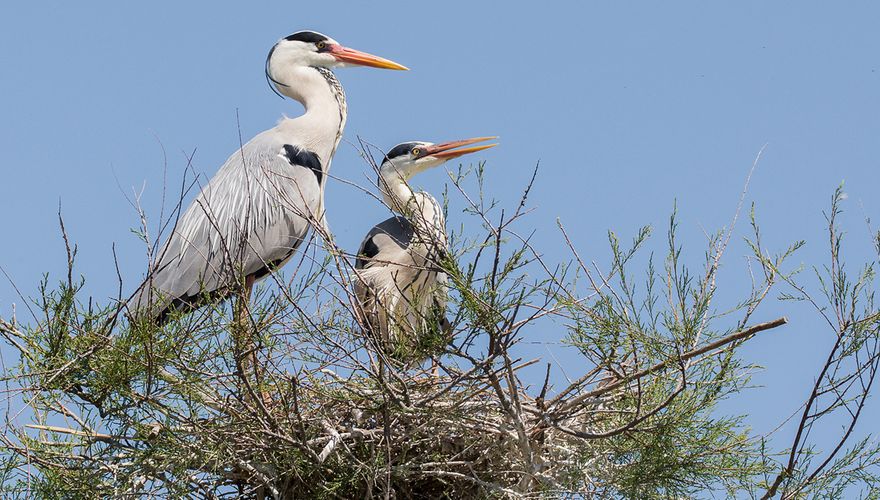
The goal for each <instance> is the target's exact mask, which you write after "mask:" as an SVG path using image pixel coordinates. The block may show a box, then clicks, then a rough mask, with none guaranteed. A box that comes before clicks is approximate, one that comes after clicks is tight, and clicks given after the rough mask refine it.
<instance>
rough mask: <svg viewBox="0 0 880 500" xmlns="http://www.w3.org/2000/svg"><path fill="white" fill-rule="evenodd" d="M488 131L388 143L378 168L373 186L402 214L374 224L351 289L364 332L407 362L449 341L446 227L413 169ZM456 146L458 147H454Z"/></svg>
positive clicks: (440, 160)
mask: <svg viewBox="0 0 880 500" xmlns="http://www.w3.org/2000/svg"><path fill="white" fill-rule="evenodd" d="M489 139H494V137H477V138H474V139H466V140H463V141H453V142H445V143H442V144H433V143H430V142H421V141H417V142H405V143H402V144H398V145H397V146H395V147H394V148H392V149H391V150H390V151H389V152H388V153H387V154H386V155H385V159H384V161H383V162H382V164H381V166H380V167H379V190H380V191H381V193H382V199H383V200H384V202H385V204H386V205H387V206H388V207H389V208H391V210H393V211H395V212H397V213H399V214H401V215H399V216H394V217H391V218H389V219H386V220H385V221H383V222H380V223H379V224H377V225H375V226H374V227H373V229H371V230H370V232H369V233H367V236H366V237H365V238H364V240H363V242H362V243H361V246H360V249H359V250H358V253H357V260H356V261H355V266H354V267H355V278H354V291H355V296H356V298H357V301H358V305H357V310H356V313H357V314H358V315H359V316H361V321H362V323H363V324H364V326H365V329H366V333H367V334H368V335H370V336H371V337H372V338H373V339H374V341H375V342H376V343H377V344H378V347H379V348H380V349H381V350H382V351H383V352H384V353H385V354H387V355H389V356H390V357H391V358H393V359H397V360H399V361H402V362H403V363H404V364H407V365H412V364H413V363H420V362H421V361H422V359H424V354H426V353H428V352H429V351H430V350H433V348H434V347H437V346H436V344H438V342H436V341H437V340H439V341H440V342H448V340H449V339H448V337H449V334H450V331H449V330H450V325H449V322H448V321H447V319H446V284H447V281H448V277H447V275H446V272H445V271H443V267H442V264H443V260H444V259H445V257H446V251H447V247H446V228H445V222H444V217H443V209H442V208H441V207H440V204H439V203H437V200H435V199H434V197H433V196H431V195H430V194H428V193H426V192H424V191H413V190H412V189H411V188H410V187H409V184H408V182H407V181H408V180H409V179H410V178H412V176H414V175H416V174H418V173H419V172H423V171H425V170H427V169H429V168H433V167H437V166H440V165H442V164H444V163H446V162H447V161H449V160H451V159H453V158H458V157H459V156H462V155H465V154H468V153H474V152H477V151H482V150H484V149H488V148H491V147H493V146H495V144H484V145H479V146H471V147H462V146H469V145H471V144H475V143H477V142H483V141H486V140H489ZM458 148H460V149H458Z"/></svg>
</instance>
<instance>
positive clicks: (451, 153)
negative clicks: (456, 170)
mask: <svg viewBox="0 0 880 500" xmlns="http://www.w3.org/2000/svg"><path fill="white" fill-rule="evenodd" d="M497 138H498V137H474V138H473V139H465V140H463V141H452V142H444V143H441V144H434V145H433V146H429V147H427V148H426V153H427V154H426V155H425V156H433V157H434V158H440V159H442V160H447V161H448V160H451V159H453V158H458V157H459V156H463V155H466V154H468V153H476V152H477V151H482V150H484V149H489V148H491V147H495V146H497V145H498V143H493V144H481V145H479V146H471V147H469V148H462V146H467V145H470V144H474V143H477V142H483V141H491V140H492V139H497ZM455 148H461V149H455Z"/></svg>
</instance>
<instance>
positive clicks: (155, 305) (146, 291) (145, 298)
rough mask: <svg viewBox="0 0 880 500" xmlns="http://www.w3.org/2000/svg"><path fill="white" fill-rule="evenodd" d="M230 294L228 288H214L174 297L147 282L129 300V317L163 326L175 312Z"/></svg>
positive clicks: (195, 307) (133, 321)
mask: <svg viewBox="0 0 880 500" xmlns="http://www.w3.org/2000/svg"><path fill="white" fill-rule="evenodd" d="M228 296H229V293H228V291H226V290H214V291H211V292H204V293H200V294H197V295H183V296H180V297H174V296H172V295H170V294H166V293H163V292H162V291H161V290H157V289H155V288H153V287H150V286H149V285H148V284H147V283H144V284H143V285H141V287H140V288H139V289H138V290H137V292H135V294H134V295H133V296H132V297H131V299H129V300H128V303H127V306H128V313H127V315H128V319H129V321H131V322H132V323H135V322H141V321H150V322H152V323H155V324H156V325H158V326H162V325H164V324H166V323H168V321H170V320H171V317H172V314H173V313H178V314H187V313H190V312H192V311H194V310H196V309H198V308H199V307H202V306H203V305H206V304H211V303H214V302H218V301H220V300H223V299H225V298H226V297H228Z"/></svg>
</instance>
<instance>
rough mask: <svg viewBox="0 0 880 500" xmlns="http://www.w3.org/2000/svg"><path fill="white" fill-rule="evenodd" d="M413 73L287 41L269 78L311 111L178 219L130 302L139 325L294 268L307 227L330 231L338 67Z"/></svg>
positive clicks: (242, 158) (227, 171)
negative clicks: (327, 195)
mask: <svg viewBox="0 0 880 500" xmlns="http://www.w3.org/2000/svg"><path fill="white" fill-rule="evenodd" d="M345 66H371V67H374V68H385V69H395V70H405V69H407V68H406V67H404V66H401V65H400V64H397V63H395V62H392V61H389V60H387V59H383V58H381V57H378V56H374V55H371V54H367V53H365V52H360V51H357V50H354V49H350V48H347V47H343V46H342V45H340V44H339V43H338V42H337V41H336V40H333V39H332V38H330V37H328V36H326V35H322V34H320V33H316V32H314V31H299V32H296V33H293V34H292V35H289V36H287V37H285V38H283V39H281V40H279V41H278V42H277V43H276V44H275V45H274V46H273V47H272V49H271V50H270V52H269V55H268V57H267V58H266V78H267V81H268V82H269V85H270V88H272V89H273V91H275V92H276V93H279V95H282V96H287V97H290V98H292V99H295V100H296V101H299V102H300V103H301V104H302V105H303V108H304V113H303V114H302V115H301V116H298V117H296V118H286V117H285V118H283V119H282V120H280V121H279V122H278V124H277V125H276V126H275V127H273V128H271V129H269V130H266V131H264V132H262V133H260V134H258V135H257V136H255V137H254V138H253V139H251V140H250V141H248V142H247V143H246V144H245V145H244V146H242V147H241V148H240V149H239V150H238V151H236V152H235V153H233V154H232V156H230V157H229V159H228V160H226V163H224V164H223V166H222V167H220V170H219V171H218V172H217V173H216V174H215V175H214V177H213V178H212V179H211V180H210V181H209V182H208V183H207V184H206V185H205V186H204V187H202V189H201V192H200V193H199V194H198V196H196V198H195V200H194V201H193V202H192V203H191V204H190V205H189V208H187V210H186V211H185V212H183V215H182V216H181V217H180V218H179V220H178V222H177V224H176V226H175V228H174V230H173V232H172V234H171V235H170V236H169V238H168V240H167V241H166V242H165V245H164V246H163V248H162V250H161V252H160V253H159V254H158V256H157V258H156V259H155V261H154V263H153V265H152V267H151V269H150V272H149V273H148V276H147V279H146V280H145V282H144V283H143V285H141V287H140V288H139V289H138V291H137V292H136V293H135V294H134V296H133V297H132V298H131V299H130V300H129V305H130V309H129V314H130V315H131V316H132V317H133V318H141V317H147V318H152V319H154V320H157V321H159V322H162V321H163V320H164V318H165V317H166V316H167V314H168V313H169V312H170V311H172V310H184V311H188V310H191V309H193V308H196V307H199V306H200V305H203V304H204V303H205V301H207V300H220V299H222V298H226V297H228V296H229V295H230V294H231V293H232V292H234V291H236V290H242V287H243V292H242V293H243V298H244V300H245V301H246V300H247V298H248V297H249V296H250V292H251V288H252V287H253V284H254V282H255V281H256V280H259V279H261V278H264V277H265V276H267V275H268V274H269V273H270V272H271V271H272V270H273V269H276V268H278V267H280V266H282V265H284V263H285V262H287V261H288V260H289V259H290V258H291V257H292V256H293V254H294V252H295V251H296V249H297V247H299V245H300V244H301V243H302V242H303V240H304V239H305V237H306V235H307V234H308V231H309V227H310V226H311V225H313V224H316V223H323V217H324V216H323V201H324V181H325V179H326V174H327V172H328V170H329V168H330V162H331V160H332V158H333V154H334V153H335V151H336V147H337V146H338V145H339V141H340V139H341V137H342V131H343V128H344V126H345V121H346V102H345V92H344V91H343V88H342V85H341V84H340V83H339V80H337V79H336V76H335V75H334V74H333V72H332V71H331V70H330V69H331V68H337V67H345Z"/></svg>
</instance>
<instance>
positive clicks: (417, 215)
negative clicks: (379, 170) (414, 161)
mask: <svg viewBox="0 0 880 500" xmlns="http://www.w3.org/2000/svg"><path fill="white" fill-rule="evenodd" d="M379 184H380V185H379V190H380V191H381V192H382V200H383V201H384V202H385V204H386V205H388V207H390V208H391V210H393V211H395V212H397V213H399V214H401V215H403V216H406V217H409V218H412V219H415V220H419V219H420V220H423V221H428V222H429V223H431V224H432V225H433V224H435V223H436V222H435V221H436V219H437V217H439V216H440V214H439V210H440V207H439V206H437V204H436V203H437V202H436V201H434V198H432V197H431V196H430V195H429V194H427V193H425V192H422V191H418V192H416V191H413V190H412V188H410V187H409V185H408V184H407V183H406V182H405V181H404V180H403V179H402V178H401V177H400V175H398V174H397V173H392V174H388V175H380V177H379Z"/></svg>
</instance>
